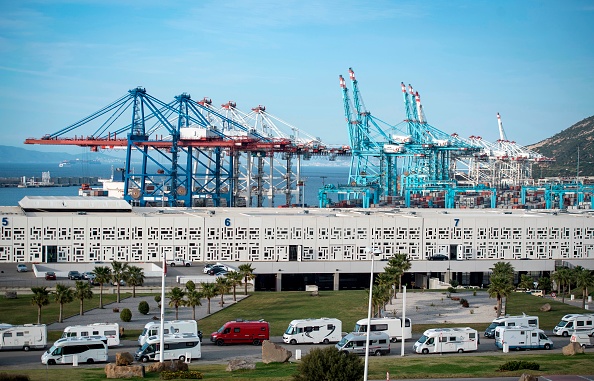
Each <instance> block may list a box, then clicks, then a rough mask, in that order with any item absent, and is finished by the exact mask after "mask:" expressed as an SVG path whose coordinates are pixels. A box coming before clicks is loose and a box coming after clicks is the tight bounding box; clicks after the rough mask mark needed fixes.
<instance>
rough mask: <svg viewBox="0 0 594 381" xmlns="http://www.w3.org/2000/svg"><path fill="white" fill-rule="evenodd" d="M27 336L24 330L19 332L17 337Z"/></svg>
mask: <svg viewBox="0 0 594 381" xmlns="http://www.w3.org/2000/svg"><path fill="white" fill-rule="evenodd" d="M22 336H25V334H24V333H23V332H17V337H22Z"/></svg>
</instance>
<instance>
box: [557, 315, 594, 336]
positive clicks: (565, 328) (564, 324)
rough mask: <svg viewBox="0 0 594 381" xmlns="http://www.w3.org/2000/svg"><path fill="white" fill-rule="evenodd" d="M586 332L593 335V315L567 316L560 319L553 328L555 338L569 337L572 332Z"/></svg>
mask: <svg viewBox="0 0 594 381" xmlns="http://www.w3.org/2000/svg"><path fill="white" fill-rule="evenodd" d="M575 330H579V331H580V332H584V331H586V332H588V335H592V334H594V315H582V314H568V315H565V316H563V317H562V318H561V321H560V322H559V323H558V324H557V325H556V326H555V328H553V333H554V334H555V335H557V336H563V337H567V336H571V334H572V333H573V331H575Z"/></svg>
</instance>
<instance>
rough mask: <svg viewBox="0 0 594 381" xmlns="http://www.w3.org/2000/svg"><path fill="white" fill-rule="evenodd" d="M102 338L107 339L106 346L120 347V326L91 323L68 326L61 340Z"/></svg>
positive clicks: (116, 324)
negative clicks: (86, 337)
mask: <svg viewBox="0 0 594 381" xmlns="http://www.w3.org/2000/svg"><path fill="white" fill-rule="evenodd" d="M85 336H104V337H106V338H107V346H108V347H113V346H116V345H120V326H119V325H118V323H93V324H89V325H70V326H68V327H66V328H64V333H62V338H63V339H66V338H69V337H85Z"/></svg>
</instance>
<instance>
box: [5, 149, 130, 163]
mask: <svg viewBox="0 0 594 381" xmlns="http://www.w3.org/2000/svg"><path fill="white" fill-rule="evenodd" d="M75 159H81V160H99V161H100V162H101V163H104V164H109V163H114V164H115V163H123V162H124V159H122V158H119V157H115V156H109V155H105V154H102V153H100V152H88V153H81V154H77V155H73V154H70V153H65V152H41V151H34V150H29V149H25V148H19V147H12V146H2V145H0V162H2V163H30V164H35V163H52V164H53V163H56V164H58V163H60V162H61V161H63V160H75Z"/></svg>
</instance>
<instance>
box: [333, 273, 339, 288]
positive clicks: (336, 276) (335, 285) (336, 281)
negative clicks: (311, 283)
mask: <svg viewBox="0 0 594 381" xmlns="http://www.w3.org/2000/svg"><path fill="white" fill-rule="evenodd" d="M339 285H340V273H338V272H335V273H334V287H333V290H334V291H338V287H339Z"/></svg>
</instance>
